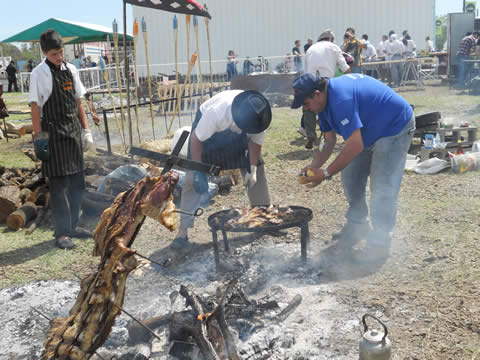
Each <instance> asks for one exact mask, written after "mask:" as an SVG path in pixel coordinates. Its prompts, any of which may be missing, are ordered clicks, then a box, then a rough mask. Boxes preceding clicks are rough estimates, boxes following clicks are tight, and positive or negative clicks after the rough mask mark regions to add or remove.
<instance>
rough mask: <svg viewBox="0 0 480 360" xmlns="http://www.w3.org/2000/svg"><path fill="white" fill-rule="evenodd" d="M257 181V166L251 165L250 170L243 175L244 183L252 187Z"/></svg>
mask: <svg viewBox="0 0 480 360" xmlns="http://www.w3.org/2000/svg"><path fill="white" fill-rule="evenodd" d="M256 183H257V166H256V165H250V172H248V171H247V172H246V173H245V176H244V177H243V185H245V186H246V187H247V188H249V189H250V188H251V187H252V186H254V185H255V184H256Z"/></svg>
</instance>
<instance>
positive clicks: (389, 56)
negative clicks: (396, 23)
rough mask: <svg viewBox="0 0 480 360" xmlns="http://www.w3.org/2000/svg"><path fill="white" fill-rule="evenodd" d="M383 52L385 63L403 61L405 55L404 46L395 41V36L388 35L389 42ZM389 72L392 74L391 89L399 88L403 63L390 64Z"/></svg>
mask: <svg viewBox="0 0 480 360" xmlns="http://www.w3.org/2000/svg"><path fill="white" fill-rule="evenodd" d="M384 45H385V51H386V57H385V59H386V60H387V61H399V60H402V59H403V56H404V53H405V46H404V45H403V43H402V42H401V41H400V40H397V35H396V34H392V35H390V40H389V41H388V42H386V43H385V44H384ZM390 71H391V73H392V82H393V85H392V87H399V86H400V82H401V80H402V75H403V63H402V62H395V63H392V64H390Z"/></svg>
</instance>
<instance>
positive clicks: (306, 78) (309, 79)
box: [291, 73, 320, 109]
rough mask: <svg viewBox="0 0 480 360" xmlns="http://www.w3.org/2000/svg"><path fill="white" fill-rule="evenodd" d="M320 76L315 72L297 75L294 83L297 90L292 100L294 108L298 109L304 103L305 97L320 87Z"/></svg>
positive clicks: (293, 85) (294, 88)
mask: <svg viewBox="0 0 480 360" xmlns="http://www.w3.org/2000/svg"><path fill="white" fill-rule="evenodd" d="M319 84H320V78H319V77H318V76H317V75H314V74H310V73H308V74H303V75H300V76H299V77H297V78H296V79H295V80H294V81H293V84H292V87H293V90H294V91H295V97H294V98H293V102H292V106H291V108H292V109H298V108H299V107H300V106H302V105H303V103H304V101H305V98H307V97H309V96H310V95H312V94H313V92H314V91H315V90H316V89H318V85H319Z"/></svg>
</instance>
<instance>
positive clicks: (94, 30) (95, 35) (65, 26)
mask: <svg viewBox="0 0 480 360" xmlns="http://www.w3.org/2000/svg"><path fill="white" fill-rule="evenodd" d="M47 29H54V30H55V31H57V32H58V33H59V34H60V35H61V36H62V38H63V41H64V42H65V44H78V43H85V42H97V41H107V40H108V37H109V38H110V40H112V39H113V33H112V29H110V28H108V27H106V26H101V25H94V24H86V23H79V22H73V21H67V20H60V19H54V18H51V19H48V20H46V21H44V22H42V23H40V24H38V25H35V26H33V27H31V28H29V29H27V30H24V31H22V32H20V33H18V34H16V35H13V36H11V37H9V38H8V39H5V40H3V41H1V42H5V43H7V42H38V41H40V35H41V34H42V33H43V32H44V31H45V30H47ZM118 38H119V40H120V41H123V34H121V33H119V34H118ZM127 40H129V41H133V37H132V36H130V35H127Z"/></svg>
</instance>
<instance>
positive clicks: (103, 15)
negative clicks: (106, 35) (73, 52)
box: [0, 0, 480, 41]
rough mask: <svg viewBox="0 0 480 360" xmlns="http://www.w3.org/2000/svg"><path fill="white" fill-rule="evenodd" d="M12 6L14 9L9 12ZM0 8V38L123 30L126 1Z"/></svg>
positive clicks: (441, 5)
mask: <svg viewBox="0 0 480 360" xmlns="http://www.w3.org/2000/svg"><path fill="white" fill-rule="evenodd" d="M224 1H233V0H224ZM259 1H260V0H259ZM297 1H298V0H297ZM419 1H422V0H419ZM477 6H478V7H480V0H477ZM12 7H13V8H14V11H11V12H10V11H8V9H11V8H12ZM0 8H2V11H0V24H1V26H0V41H2V40H4V39H6V38H8V37H10V36H12V35H15V34H17V33H19V32H21V31H23V30H26V29H28V28H30V27H32V26H35V25H37V24H39V23H41V22H43V21H45V20H48V19H50V18H59V19H64V20H70V21H78V22H86V23H91V24H98V25H104V26H108V27H110V28H111V26H112V21H113V19H114V18H115V19H116V20H117V22H118V23H119V24H118V25H119V26H118V28H119V30H120V31H122V32H123V1H121V0H81V1H75V0H66V1H65V0H64V1H58V0H40V1H38V0H0ZM462 8H463V0H436V15H444V14H447V13H449V12H461V11H462ZM131 13H132V9H131V6H130V5H127V24H128V25H129V28H128V29H127V31H128V32H130V33H131V31H132V30H131V24H132V21H133V20H132V18H131V17H132V16H131Z"/></svg>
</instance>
